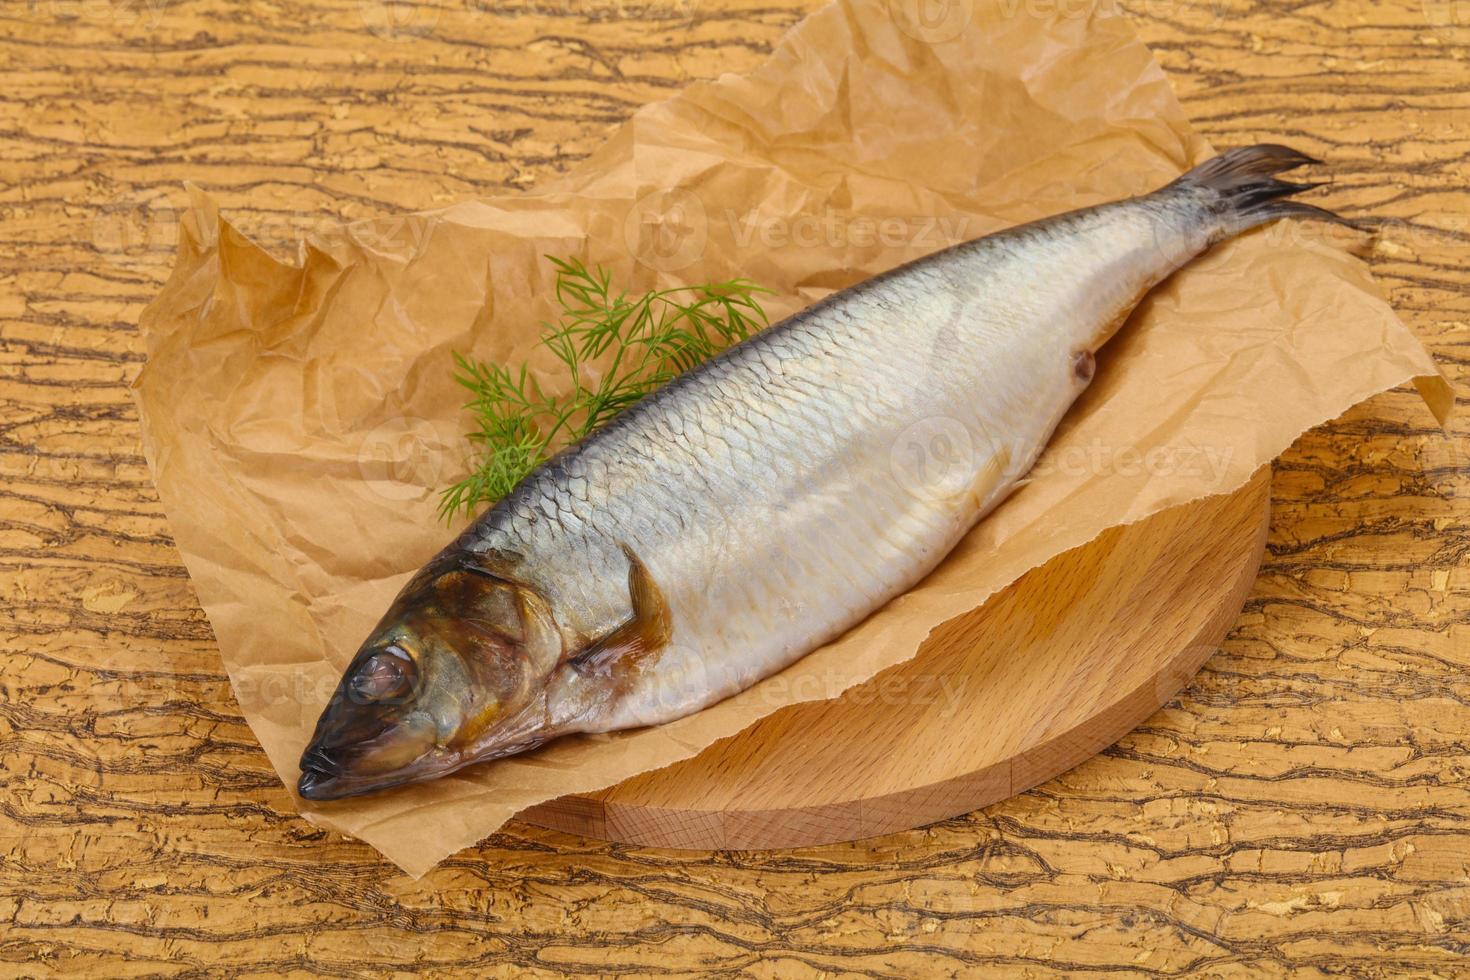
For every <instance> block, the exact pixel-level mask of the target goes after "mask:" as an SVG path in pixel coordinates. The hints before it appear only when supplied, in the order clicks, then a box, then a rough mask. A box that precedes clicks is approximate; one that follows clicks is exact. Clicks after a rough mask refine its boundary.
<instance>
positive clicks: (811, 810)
mask: <svg viewBox="0 0 1470 980" xmlns="http://www.w3.org/2000/svg"><path fill="white" fill-rule="evenodd" d="M1269 490H1270V473H1269V470H1267V469H1263V470H1261V471H1260V472H1258V473H1257V474H1256V475H1255V477H1254V478H1253V479H1252V480H1251V481H1250V482H1249V483H1248V484H1247V485H1246V486H1245V487H1243V488H1242V489H1241V490H1239V491H1237V492H1235V493H1233V494H1227V495H1223V496H1219V497H1211V498H1208V499H1206V500H1202V501H1197V502H1194V503H1191V504H1187V505H1185V506H1182V507H1177V508H1174V509H1172V510H1169V511H1165V512H1164V513H1162V514H1158V515H1156V516H1154V517H1152V518H1150V519H1148V520H1146V521H1142V522H1140V523H1138V524H1135V525H1132V526H1130V527H1122V528H1113V529H1111V530H1109V531H1107V532H1106V533H1104V534H1103V535H1102V536H1101V537H1099V538H1097V539H1096V540H1094V541H1092V542H1091V543H1089V544H1087V545H1084V546H1082V547H1080V548H1077V549H1074V550H1073V551H1069V552H1066V553H1065V554H1062V555H1059V556H1057V557H1056V558H1055V559H1053V560H1052V561H1050V562H1048V563H1047V564H1046V565H1043V566H1042V567H1041V568H1038V569H1035V570H1034V571H1032V572H1030V573H1029V574H1027V575H1025V576H1023V577H1022V578H1021V579H1020V580H1019V581H1017V582H1015V583H1014V584H1012V585H1011V586H1010V587H1009V588H1007V589H1006V590H1004V591H1003V592H1001V593H999V594H998V595H996V596H995V597H994V598H992V599H991V600H990V601H989V602H987V603H986V604H985V605H984V606H982V607H981V608H979V609H977V610H975V611H974V612H972V613H970V614H968V615H966V616H962V617H959V618H958V619H956V620H952V621H950V622H949V623H946V624H944V625H943V626H941V627H940V628H939V629H938V630H936V631H935V632H934V634H933V635H931V636H930V637H929V639H928V641H926V642H925V644H924V646H923V647H921V648H920V650H919V653H918V655H917V656H915V657H914V658H913V659H912V660H910V661H908V662H907V663H904V664H900V665H898V666H897V667H894V668H892V669H890V670H887V671H884V672H883V673H881V674H879V675H878V676H877V677H875V678H873V679H872V680H871V681H869V682H868V683H866V684H863V685H860V686H858V687H856V688H853V689H852V690H850V691H848V692H847V693H846V694H844V695H843V696H842V697H840V698H837V699H835V700H830V701H818V702H812V703H808V704H800V705H795V706H792V707H790V708H786V709H783V710H781V711H779V712H777V713H775V714H773V715H771V716H770V717H768V718H765V719H764V720H762V721H760V722H758V723H757V724H755V725H754V726H752V727H750V728H748V729H746V730H745V731H743V732H741V733H740V734H738V735H736V736H734V737H732V738H729V739H726V740H725V741H723V742H718V743H716V744H714V745H712V746H710V747H709V748H707V749H706V750H705V751H703V752H701V753H700V754H699V755H697V756H695V757H694V758H692V759H689V760H687V761H685V762H682V763H679V764H677V765H673V766H669V767H667V768H665V769H660V770H657V771H655V772H650V773H645V774H643V775H641V776H637V777H635V778H633V779H630V780H628V781H626V782H624V783H621V784H619V785H617V786H615V787H612V788H611V789H607V790H603V791H602V792H599V793H594V794H588V795H584V796H568V797H563V798H562V799H559V800H553V801H551V802H549V803H545V804H541V805H539V806H536V807H533V808H531V809H529V810H526V811H525V812H524V813H522V814H521V815H520V816H521V819H523V820H526V821H528V822H530V823H534V824H539V825H541V826H545V827H551V828H555V829H558V830H565V831H570V832H573V833H577V834H584V835H587V836H591V837H601V838H605V839H608V840H616V841H624V842H627V843H631V844H643V845H649V846H655V847H680V848H775V847H797V846H801V845H807V844H819V843H827V842H830V841H838V840H854V839H857V838H862V837H872V836H875V835H878V834H883V833H888V832H890V831H895V830H903V829H907V828H910V827H917V826H921V825H923V824H926V823H932V822H934V821H936V820H942V819H944V818H946V817H951V816H954V815H956V814H959V813H965V812H968V811H970V810H974V809H977V808H979V807H982V806H985V805H986V804H989V803H994V802H996V801H997V800H1003V799H1005V798H1006V797H1008V796H1012V795H1014V794H1016V793H1019V792H1021V791H1022V790H1025V789H1028V788H1030V787H1032V786H1035V785H1036V784H1038V783H1040V782H1043V781H1044V780H1047V779H1049V778H1051V777H1052V776H1055V775H1057V774H1058V773H1061V772H1063V771H1065V770H1067V769H1070V768H1071V767H1072V766H1075V765H1077V764H1078V763H1080V762H1082V761H1083V760H1085V759H1087V758H1089V757H1091V756H1092V755H1093V754H1095V753H1097V752H1099V751H1101V750H1102V749H1104V748H1106V747H1107V746H1109V745H1111V744H1112V743H1113V742H1115V741H1117V740H1118V739H1119V738H1121V737H1122V736H1123V735H1125V734H1126V733H1128V732H1129V731H1131V730H1132V729H1133V728H1135V727H1136V726H1137V725H1138V724H1139V723H1140V722H1142V721H1143V720H1144V719H1145V718H1147V717H1148V716H1149V715H1150V714H1152V713H1153V712H1154V711H1155V710H1156V709H1157V708H1158V707H1159V706H1160V705H1161V704H1163V703H1164V702H1166V701H1168V700H1169V699H1170V698H1172V697H1173V696H1174V695H1175V694H1176V693H1177V692H1178V691H1179V690H1180V689H1181V688H1183V687H1184V686H1185V685H1186V684H1188V683H1189V680H1190V678H1191V677H1193V676H1194V673H1195V671H1197V670H1198V669H1199V668H1200V667H1201V666H1202V665H1203V664H1204V662H1205V661H1206V660H1207V659H1209V656H1210V654H1212V653H1213V652H1214V651H1215V649H1216V648H1217V646H1218V644H1219V643H1220V641H1221V640H1223V639H1224V637H1225V634H1226V633H1227V632H1228V631H1229V629H1230V627H1231V625H1232V624H1233V623H1234V622H1235V620H1236V617H1237V616H1238V615H1239V612H1240V607H1241V604H1242V603H1243V602H1244V601H1245V598H1246V595H1247V594H1248V593H1249V592H1250V589H1251V585H1252V583H1253V582H1254V581H1255V577H1256V570H1257V568H1258V566H1259V565H1260V561H1261V555H1262V553H1263V551H1264V548H1265V541H1266V528H1267V524H1268V520H1269V509H1270V495H1269Z"/></svg>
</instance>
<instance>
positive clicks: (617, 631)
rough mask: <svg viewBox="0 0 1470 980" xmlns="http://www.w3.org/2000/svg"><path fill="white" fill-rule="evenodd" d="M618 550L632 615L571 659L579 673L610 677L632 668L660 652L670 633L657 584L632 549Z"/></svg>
mask: <svg viewBox="0 0 1470 980" xmlns="http://www.w3.org/2000/svg"><path fill="white" fill-rule="evenodd" d="M621 547H622V549H623V554H624V555H626V556H627V558H628V598H629V599H630V600H631V602H632V606H633V614H632V615H631V616H629V617H628V618H627V619H625V620H623V622H622V623H621V624H619V625H618V626H616V627H615V628H614V629H613V630H612V631H610V632H609V633H607V634H605V635H603V636H601V637H598V638H597V639H596V640H593V641H592V643H591V644H590V645H589V646H588V647H587V649H585V650H583V651H582V652H581V653H579V654H577V655H576V656H575V657H572V658H571V660H570V661H569V664H570V665H571V667H572V668H573V669H574V670H576V671H577V672H578V673H581V674H602V675H610V674H611V673H612V672H613V671H614V670H617V669H620V668H622V667H633V666H636V665H638V664H639V663H640V662H641V661H643V660H644V658H646V657H648V656H649V655H651V654H654V653H657V652H658V651H659V650H661V649H662V648H663V646H664V644H666V643H668V642H669V637H670V635H672V634H673V631H674V622H673V616H672V615H671V614H670V613H669V604H668V602H667V601H666V600H665V599H664V594H663V592H662V591H661V590H660V589H659V587H658V583H657V582H655V581H654V580H653V576H651V575H649V574H648V568H647V567H646V566H645V565H644V564H643V562H642V561H641V560H640V559H639V558H638V556H637V555H636V554H634V552H633V549H632V548H629V547H628V546H627V545H626V544H625V545H621Z"/></svg>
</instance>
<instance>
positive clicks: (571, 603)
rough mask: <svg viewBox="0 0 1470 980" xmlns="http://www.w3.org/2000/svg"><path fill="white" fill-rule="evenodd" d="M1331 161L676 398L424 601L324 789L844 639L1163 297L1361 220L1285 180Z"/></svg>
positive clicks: (1093, 242)
mask: <svg viewBox="0 0 1470 980" xmlns="http://www.w3.org/2000/svg"><path fill="white" fill-rule="evenodd" d="M1306 162H1310V161H1309V160H1308V158H1306V157H1304V156H1302V155H1301V154H1298V153H1296V152H1295V151H1292V150H1289V149H1286V148H1284V147H1277V146H1261V147H1254V148H1249V149H1245V150H1237V151H1233V152H1232V153H1227V154H1224V155H1222V156H1220V157H1217V158H1215V159H1214V160H1211V161H1208V162H1207V163H1205V164H1203V165H1201V166H1200V167H1197V168H1195V169H1194V170H1192V171H1190V172H1189V173H1187V174H1185V175H1184V176H1182V177H1180V178H1179V179H1178V180H1176V181H1174V182H1173V183H1171V184H1169V185H1168V186H1167V187H1164V188H1162V189H1160V190H1159V191H1156V192H1154V193H1153V194H1149V195H1146V196H1143V197H1140V198H1133V199H1129V200H1125V201H1119V202H1114V203H1111V204H1105V205H1101V206H1098V207H1094V208H1088V209H1084V210H1081V211H1075V212H1071V213H1069V214H1066V215H1061V216H1058V217H1055V218H1051V219H1046V220H1043V221H1039V222H1034V223H1032V224H1028V225H1023V226H1020V227H1017V228H1012V229H1009V230H1006V231H1003V232H1000V233H997V234H994V235H990V236H987V237H985V238H981V239H977V240H975V241H972V242H967V243H963V244H960V245H956V246H954V247H951V248H948V249H945V250H943V251H940V252H937V253H935V254H933V255H930V256H927V257H925V258H923V259H920V260H917V261H915V262H911V263H909V264H907V265H904V266H901V267H899V268H897V269H894V270H892V271H890V272H888V273H885V274H883V275H881V276H878V277H876V278H873V279H870V280H868V281H866V282H863V283H859V284H858V285H856V286H853V287H850V288H848V289H845V290H842V291H840V292H838V293H835V294H833V295H832V296H829V297H827V298H826V299H824V300H822V301H821V302H818V303H816V304H815V305H813V306H811V307H809V308H808V309H806V310H804V311H802V312H800V313H798V314H796V315H795V316H793V317H790V318H789V319H787V320H785V321H783V322H782V323H779V324H777V325H775V326H772V327H770V328H769V329H767V330H766V331H764V332H762V333H760V334H758V335H756V336H754V337H752V338H750V339H748V340H746V341H743V342H742V343H740V344H737V345H736V346H734V347H732V348H730V349H729V350H727V351H725V352H724V353H722V354H720V355H718V356H717V357H715V358H713V359H711V360H710V361H709V362H708V363H706V364H704V365H701V366H700V367H698V368H696V369H694V370H692V371H690V372H688V373H687V374H685V375H683V376H681V377H679V378H676V379H675V380H674V381H672V382H671V383H669V384H668V385H666V386H665V387H664V388H662V389H661V390H659V391H657V392H655V393H654V394H652V395H650V396H649V397H647V398H645V399H644V400H643V401H641V402H639V403H638V404H636V405H634V406H633V407H631V408H630V409H628V410H627V411H625V412H623V413H622V414H621V415H619V416H618V417H616V418H614V419H613V420H611V421H610V422H609V423H608V424H607V425H605V426H604V427H603V428H602V429H600V430H599V431H597V432H595V433H594V434H592V435H591V436H589V437H588V438H586V439H584V440H583V441H582V442H581V443H579V444H577V445H575V446H573V447H570V448H569V449H567V450H565V451H563V452H562V453H560V454H559V455H558V456H556V457H555V458H553V459H552V460H550V461H549V462H548V463H546V464H545V465H543V466H541V467H540V468H538V469H537V470H536V471H534V472H533V473H532V474H530V475H529V476H528V477H527V478H526V479H525V480H524V481H522V482H521V483H520V484H519V485H518V486H517V487H516V488H515V489H514V490H513V491H512V492H511V494H510V495H509V496H507V497H506V498H505V499H504V500H502V501H500V502H499V503H497V504H496V505H494V506H493V507H491V508H490V509H489V510H488V511H487V512H486V513H485V514H484V515H482V516H481V517H480V518H479V519H478V520H476V521H475V522H474V523H473V524H472V525H471V526H470V527H469V528H468V529H467V530H466V531H465V533H464V534H463V535H462V536H461V537H460V538H459V539H458V540H457V541H455V542H454V543H453V544H451V545H450V546H449V547H448V548H446V549H445V550H444V551H443V552H441V554H440V555H439V556H437V557H436V558H435V559H434V560H433V561H432V562H430V564H429V565H427V566H426V567H425V569H424V570H423V571H421V572H420V573H419V575H417V576H415V578H414V579H413V581H411V582H410V583H409V585H408V586H406V587H405V589H404V591H403V592H402V593H401V594H400V595H399V597H398V598H397V599H396V600H395V602H394V605H393V607H391V608H390V609H389V611H388V613H387V614H386V615H385V616H384V618H383V621H382V622H380V623H379V624H378V627H377V628H376V629H375V630H374V633H373V635H372V636H370V637H369V638H368V640H367V642H366V643H364V645H363V647H362V649H361V650H360V651H359V654H358V657H357V658H355V659H354V662H353V664H352V665H351V666H349V668H348V670H347V672H346V674H345V675H344V677H343V680H342V683H341V685H340V686H339V690H338V693H337V694H335V695H334V697H333V700H332V702H331V703H330V704H329V705H328V707H327V709H326V711H324V712H323V715H322V720H321V721H320V722H319V723H318V727H317V732H316V734H315V736H314V738H313V742H312V745H311V746H309V747H308V750H307V752H306V754H305V755H304V756H303V759H302V767H303V775H302V782H301V791H302V793H303V794H304V795H308V796H313V797H314V798H332V797H335V796H346V795H353V794H356V793H360V792H367V791H370V790H372V789H376V788H381V787H383V786H388V785H396V784H398V783H401V782H406V781H412V780H418V779H425V778H431V777H433V776H435V775H441V774H443V773H445V772H450V771H453V770H454V769H457V768H460V767H461V766H464V765H468V764H470V763H472V762H475V761H477V760H481V759H487V758H494V757H496V756H500V755H505V754H509V753H511V752H516V751H522V750H525V749H527V748H530V747H532V746H534V745H537V744H540V743H541V742H543V741H545V740H546V739H548V738H553V737H556V736H558V735H561V734H566V733H569V732H601V731H612V730H617V729H623V728H629V727H634V726H638V725H649V724H657V723H660V722H665V721H668V720H671V719H674V718H678V717H681V716H683V715H685V714H688V713H689V712H692V711H695V710H698V709H699V708H702V707H704V706H706V705H708V704H711V703H713V702H715V701H718V700H720V699H722V698H725V697H728V696H729V695H731V694H733V693H735V692H737V691H739V690H742V689H744V688H745V687H748V686H749V685H750V684H752V683H754V682H755V681H757V680H759V679H761V678H763V677H768V676H770V675H771V674H773V673H775V672H776V671H778V670H780V669H781V668H783V667H785V666H787V665H788V664H790V663H791V662H793V661H794V660H796V659H797V658H799V657H801V656H803V655H805V654H806V653H808V652H810V651H811V650H813V649H815V648H816V647H818V646H820V645H821V644H823V643H825V642H827V641H829V640H831V639H833V638H835V637H837V636H839V635H840V634H842V633H843V632H844V631H845V630H848V629H850V628H851V627H853V626H854V625H856V624H857V623H859V622H860V621H862V619H863V618H864V617H866V616H868V615H869V614H871V613H872V612H873V611H874V610H876V609H878V608H879V607H881V606H882V605H883V604H884V603H885V602H887V601H889V600H890V599H892V598H894V597H895V596H898V595H900V594H902V593H903V592H904V591H905V590H907V589H909V588H911V587H912V586H913V585H914V584H915V583H917V582H918V581H919V580H920V579H922V578H923V577H924V575H926V574H927V573H928V572H929V571H930V570H932V569H933V568H934V567H935V565H937V564H938V563H939V562H940V561H941V560H943V558H944V556H945V555H947V554H948V553H949V552H950V550H951V549H952V548H953V547H954V546H955V545H956V544H957V543H958V542H959V540H960V539H961V538H962V537H963V536H964V535H965V534H966V533H967V532H968V531H969V530H970V528H972V527H973V526H974V525H975V523H976V522H977V521H979V520H980V519H981V518H983V517H984V516H985V514H986V513H988V512H989V511H990V510H991V509H993V508H994V507H995V506H996V505H997V504H999V503H1000V502H1001V501H1002V500H1004V499H1005V497H1006V496H1007V494H1009V493H1010V492H1011V490H1012V489H1014V488H1015V486H1017V484H1018V483H1019V482H1020V481H1022V479H1023V478H1024V476H1025V474H1026V472H1027V471H1028V470H1029V469H1030V468H1031V466H1032V465H1033V463H1034V462H1035V460H1036V459H1037V457H1038V456H1039V455H1040V453H1041V452H1042V450H1043V449H1044V447H1045V446H1046V443H1047V441H1048V439H1049V438H1050V437H1051V434H1052V432H1053V431H1054V429H1055V428H1056V426H1057V424H1058V422H1059V421H1060V420H1061V418H1062V417H1063V415H1064V414H1065V413H1066V411H1067V410H1068V408H1069V407H1070V406H1071V405H1072V403H1073V402H1074V401H1075V399H1076V398H1077V396H1078V395H1079V394H1080V393H1081V392H1082V391H1083V390H1084V389H1085V388H1086V387H1087V384H1088V382H1089V381H1090V379H1091V377H1092V370H1093V362H1092V354H1093V352H1094V351H1095V350H1096V349H1097V348H1098V347H1099V346H1100V345H1101V344H1103V343H1104V342H1106V340H1107V339H1108V337H1109V336H1110V335H1111V334H1112V332H1113V331H1114V330H1115V329H1117V327H1118V326H1119V325H1120V324H1121V323H1122V322H1123V320H1124V319H1125V318H1126V317H1127V315H1128V313H1129V312H1130V311H1131V310H1132V309H1133V307H1134V306H1135V305H1136V304H1137V302H1138V301H1139V300H1140V299H1141V298H1142V296H1143V295H1144V293H1145V292H1146V291H1147V290H1148V289H1150V288H1151V287H1152V286H1153V285H1155V284H1156V283H1158V282H1159V281H1160V280H1162V279H1163V278H1165V277H1166V276H1168V275H1169V274H1170V273H1172V272H1173V271H1174V270H1175V269H1176V268H1178V267H1179V266H1180V265H1182V264H1183V263H1185V262H1187V261H1188V260H1189V259H1190V258H1192V257H1193V256H1195V255H1196V254H1198V253H1199V252H1201V251H1203V250H1204V249H1205V248H1207V247H1208V246H1209V245H1211V244H1212V243H1214V242H1216V241H1219V240H1222V239H1224V238H1226V237H1229V236H1231V235H1234V234H1236V233H1238V232H1240V231H1243V230H1245V229H1247V228H1250V227H1253V226H1255V225H1258V224H1261V223H1263V222H1265V221H1269V220H1272V219H1274V218H1278V217H1284V216H1298V217H1313V218H1329V219H1332V220H1340V219H1337V218H1335V216H1333V215H1330V214H1329V213H1328V212H1324V211H1321V210H1320V209H1317V208H1313V207H1311V206H1310V205H1306V204H1301V203H1298V202H1292V201H1286V200H1284V197H1285V196H1286V195H1288V194H1290V193H1293V192H1295V191H1297V190H1301V189H1304V187H1305V186H1307V185H1297V184H1290V183H1287V182H1285V181H1280V180H1276V179H1274V178H1272V177H1270V174H1273V173H1275V172H1278V171H1280V170H1284V169H1288V168H1290V167H1293V166H1297V165H1299V164H1302V163H1306ZM506 610H515V612H514V613H513V614H512V613H507V612H506ZM363 692H367V695H364V694H363ZM383 692H387V693H383ZM390 695H391V696H390Z"/></svg>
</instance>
